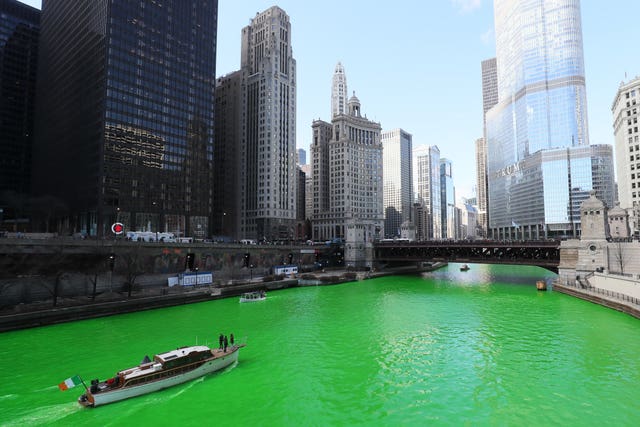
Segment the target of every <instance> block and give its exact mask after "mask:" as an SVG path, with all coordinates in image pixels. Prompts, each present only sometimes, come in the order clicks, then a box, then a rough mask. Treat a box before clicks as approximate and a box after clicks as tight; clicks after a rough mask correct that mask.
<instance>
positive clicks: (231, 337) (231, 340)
mask: <svg viewBox="0 0 640 427" xmlns="http://www.w3.org/2000/svg"><path fill="white" fill-rule="evenodd" d="M229 341H230V342H231V347H233V334H231V335H229Z"/></svg>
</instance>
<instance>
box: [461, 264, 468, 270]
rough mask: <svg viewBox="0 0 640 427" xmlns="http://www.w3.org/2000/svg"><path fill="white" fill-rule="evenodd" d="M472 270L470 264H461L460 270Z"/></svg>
mask: <svg viewBox="0 0 640 427" xmlns="http://www.w3.org/2000/svg"><path fill="white" fill-rule="evenodd" d="M467 270H470V268H469V266H468V265H467V264H462V265H461V266H460V271H467Z"/></svg>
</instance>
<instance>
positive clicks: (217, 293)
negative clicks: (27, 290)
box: [0, 263, 446, 332]
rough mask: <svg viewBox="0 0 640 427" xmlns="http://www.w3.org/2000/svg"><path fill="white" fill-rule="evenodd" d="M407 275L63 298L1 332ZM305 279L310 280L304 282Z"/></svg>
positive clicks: (337, 274)
mask: <svg viewBox="0 0 640 427" xmlns="http://www.w3.org/2000/svg"><path fill="white" fill-rule="evenodd" d="M445 265H446V263H436V264H434V265H432V266H431V267H430V268H423V269H421V270H420V271H432V270H435V269H438V268H441V267H443V266H445ZM416 271H417V270H416V269H415V268H414V269H413V272H414V273H415V272H416ZM403 273H409V271H408V270H405V269H402V270H399V271H396V270H388V271H383V272H358V273H350V272H345V271H344V270H328V271H326V272H324V271H323V272H317V273H314V274H312V275H304V274H303V275H301V277H300V279H298V278H290V279H284V280H277V281H270V282H264V281H262V278H255V279H253V280H249V281H245V282H236V283H233V284H229V285H224V286H216V287H213V286H211V287H209V286H206V287H199V288H194V289H188V290H187V289H184V288H182V287H172V288H169V287H167V286H155V287H145V288H144V289H143V290H142V291H138V292H134V293H133V294H132V296H131V298H128V297H127V294H126V293H104V294H100V295H97V296H96V298H95V300H92V299H91V298H90V297H79V298H60V299H59V303H58V306H56V307H52V302H51V301H46V302H41V303H34V304H20V305H17V306H15V307H12V308H10V309H5V310H3V311H0V332H5V331H10V330H17V329H26V328H33V327H37V326H45V325H52V324H57V323H63V322H70V321H74V320H83V319H91V318H96V317H103V316H111V315H116V314H123V313H131V312H135V311H142V310H151V309H155V308H164V307H171V306H176V305H182V304H191V303H197V302H204V301H211V300H215V299H220V298H228V297H234V296H239V295H241V294H242V293H244V292H250V291H257V290H267V291H272V290H277V289H286V288H292V287H297V286H310V285H331V284H338V283H345V282H350V281H356V280H364V279H370V278H376V277H381V276H387V275H393V274H403ZM305 276H306V277H307V279H304V278H303V277H305ZM309 276H311V277H309Z"/></svg>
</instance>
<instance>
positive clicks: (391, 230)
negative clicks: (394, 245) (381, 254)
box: [382, 129, 413, 238]
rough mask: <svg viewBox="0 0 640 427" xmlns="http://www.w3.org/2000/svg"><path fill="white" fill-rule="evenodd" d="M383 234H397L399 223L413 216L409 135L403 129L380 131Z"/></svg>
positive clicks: (398, 233) (395, 235)
mask: <svg viewBox="0 0 640 427" xmlns="http://www.w3.org/2000/svg"><path fill="white" fill-rule="evenodd" d="M382 148H383V153H382V159H383V161H382V164H383V167H382V170H383V176H384V187H383V189H384V196H383V200H384V236H385V237H387V238H393V237H400V226H401V225H402V224H403V223H404V222H406V221H411V220H412V210H413V209H412V208H413V184H412V179H413V172H412V167H413V165H412V163H411V153H412V151H413V148H412V137H411V134H410V133H408V132H405V131H404V130H402V129H394V130H391V131H388V132H382Z"/></svg>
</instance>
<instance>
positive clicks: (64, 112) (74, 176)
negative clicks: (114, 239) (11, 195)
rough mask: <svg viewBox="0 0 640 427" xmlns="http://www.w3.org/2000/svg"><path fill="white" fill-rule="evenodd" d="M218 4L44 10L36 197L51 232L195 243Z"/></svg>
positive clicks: (203, 220) (59, 1)
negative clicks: (168, 237) (117, 233)
mask: <svg viewBox="0 0 640 427" xmlns="http://www.w3.org/2000/svg"><path fill="white" fill-rule="evenodd" d="M217 15H218V2H217V0H212V1H208V2H202V1H196V0H181V1H177V0H167V1H163V2H141V1H138V2H129V1H122V0H100V1H89V0H80V1H78V0H56V1H46V0H45V1H44V2H43V7H42V20H41V38H40V49H39V63H38V66H39V71H38V85H37V89H38V92H37V107H36V108H37V113H36V139H35V148H34V169H35V170H36V174H35V175H34V180H35V184H36V186H35V188H36V190H38V191H39V192H40V194H41V195H43V196H46V197H48V200H49V202H48V203H47V205H46V209H47V210H46V211H44V212H42V214H43V216H51V215H53V216H56V217H63V216H64V218H65V219H67V220H68V222H62V223H60V224H61V226H60V227H61V229H66V230H67V231H73V230H75V231H84V232H87V233H88V234H90V235H107V234H110V233H111V232H110V231H109V230H110V225H111V223H113V222H114V221H119V222H123V223H124V224H125V227H126V228H127V229H133V230H136V229H151V230H153V231H169V232H175V233H176V234H178V235H185V234H186V235H189V236H194V237H206V236H207V235H208V234H209V227H210V220H211V218H210V217H211V212H212V192H211V182H212V161H213V127H214V117H213V115H214V112H213V105H214V89H215V59H216V32H217Z"/></svg>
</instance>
